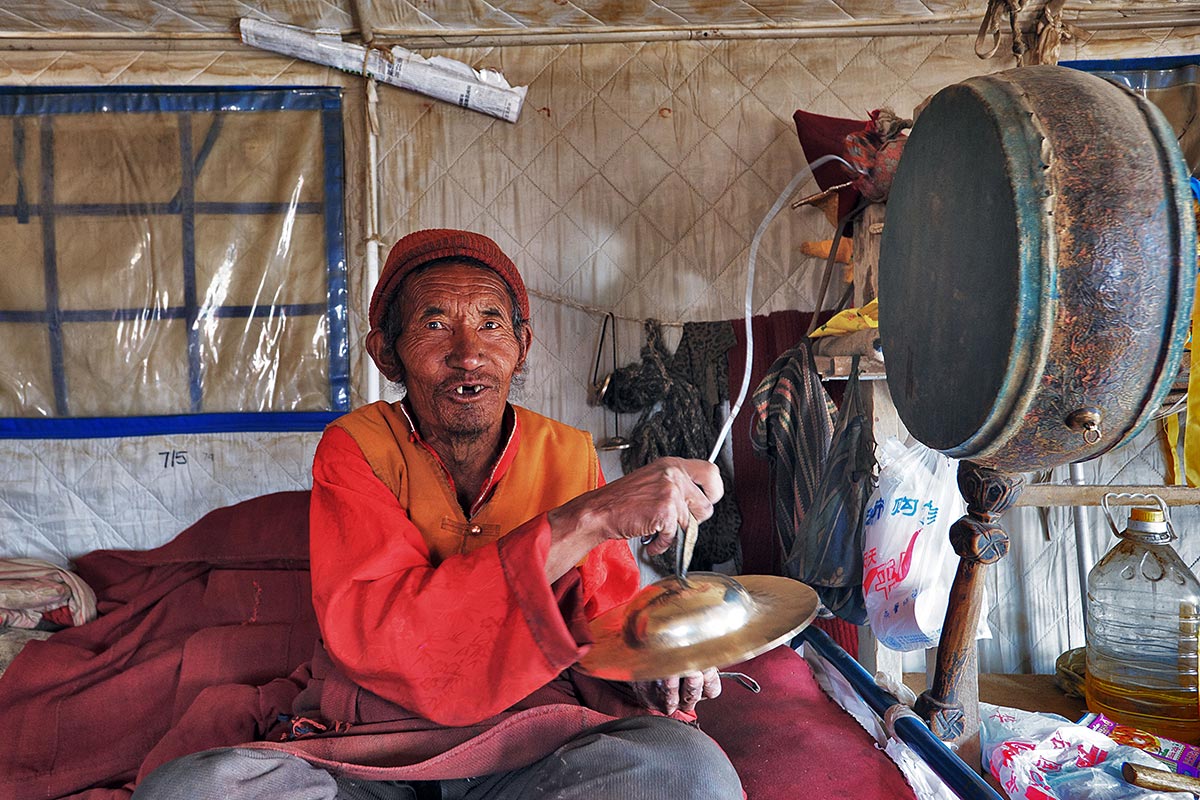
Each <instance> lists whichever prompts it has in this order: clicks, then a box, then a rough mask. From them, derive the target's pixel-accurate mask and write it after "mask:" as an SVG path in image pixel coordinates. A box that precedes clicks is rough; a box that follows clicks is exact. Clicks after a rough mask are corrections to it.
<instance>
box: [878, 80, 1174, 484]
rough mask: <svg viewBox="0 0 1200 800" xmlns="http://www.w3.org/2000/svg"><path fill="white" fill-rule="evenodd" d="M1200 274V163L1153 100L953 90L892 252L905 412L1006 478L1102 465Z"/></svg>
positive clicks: (903, 198) (1144, 411)
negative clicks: (1199, 192)
mask: <svg viewBox="0 0 1200 800" xmlns="http://www.w3.org/2000/svg"><path fill="white" fill-rule="evenodd" d="M1195 274H1196V231H1195V221H1194V218H1193V216H1192V208H1191V197H1190V189H1189V186H1188V174H1187V169H1186V166H1185V164H1184V161H1183V157H1182V155H1181V154H1180V152H1179V148H1178V145H1177V144H1176V141H1175V136H1174V133H1173V131H1172V130H1171V129H1170V127H1169V125H1168V124H1167V123H1166V121H1165V119H1164V118H1163V117H1162V115H1161V113H1159V111H1158V110H1157V109H1156V108H1154V107H1153V106H1152V105H1151V104H1150V103H1149V102H1147V101H1145V100H1144V99H1142V98H1140V97H1138V96H1137V95H1134V94H1132V93H1131V92H1128V91H1126V90H1125V89H1123V88H1120V87H1118V86H1116V85H1114V84H1111V83H1109V82H1108V81H1105V80H1103V79H1101V78H1098V77H1096V76H1094V75H1090V74H1087V73H1084V72H1079V71H1076V70H1071V69H1066V68H1062V67H1055V66H1038V67H1023V68H1019V69H1015V70H1010V71H1008V72H1001V73H997V74H994V75H988V76H981V77H976V78H971V79H969V80H967V81H964V82H963V83H960V84H956V85H954V86H950V87H948V88H946V89H944V90H942V91H941V92H939V93H938V94H936V95H935V96H934V97H933V99H932V100H931V101H930V103H929V105H928V106H927V107H926V109H925V110H924V111H923V112H922V113H921V115H920V117H919V118H918V120H917V122H916V124H915V126H914V127H913V130H912V132H911V135H910V136H909V139H908V142H907V143H906V145H905V149H904V154H903V157H902V158H901V160H900V165H899V168H898V170H897V172H896V177H895V181H894V182H893V185H892V190H891V194H890V196H889V198H888V207H887V221H886V224H885V225H884V231H883V237H882V241H881V251H880V265H879V329H880V338H881V340H882V345H883V353H884V358H885V361H886V364H887V379H888V387H889V389H890V390H891V394H892V399H893V401H894V402H895V405H896V409H897V411H898V412H899V414H900V418H901V419H902V420H903V421H904V424H905V425H906V426H907V427H908V429H909V431H910V433H912V435H913V436H914V437H915V438H916V439H918V440H919V441H921V442H923V443H924V444H926V445H928V446H929V447H932V448H934V449H936V450H940V451H942V452H944V453H946V454H947V455H950V456H952V457H955V458H961V459H969V460H971V461H974V462H976V463H979V464H982V465H984V466H988V467H992V468H994V469H999V470H1004V471H1010V472H1025V471H1031V470H1035V469H1046V468H1049V467H1052V466H1056V465H1059V464H1064V463H1068V462H1071V461H1080V460H1084V459H1088V458H1094V457H1095V456H1098V455H1100V454H1101V453H1104V452H1106V451H1107V450H1110V449H1112V448H1113V447H1116V446H1118V445H1120V444H1122V443H1124V442H1126V441H1128V440H1129V439H1130V438H1132V437H1133V436H1135V435H1136V434H1137V433H1138V432H1139V431H1140V430H1141V429H1142V428H1143V427H1144V426H1145V425H1146V423H1147V422H1148V421H1149V419H1150V417H1151V416H1152V415H1153V413H1154V412H1155V411H1156V410H1157V409H1158V408H1159V406H1160V405H1161V404H1162V402H1163V399H1164V398H1165V396H1166V393H1167V391H1168V390H1169V389H1170V387H1171V385H1172V383H1173V381H1174V379H1175V376H1176V373H1177V371H1178V369H1179V363H1180V360H1181V358H1182V355H1183V352H1184V345H1185V343H1186V339H1187V332H1188V327H1189V323H1190V319H1191V309H1192V299H1193V291H1194V281H1195Z"/></svg>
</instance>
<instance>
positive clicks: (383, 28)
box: [0, 0, 1200, 38]
mask: <svg viewBox="0 0 1200 800" xmlns="http://www.w3.org/2000/svg"><path fill="white" fill-rule="evenodd" d="M1045 4H1046V0H1027V2H1026V3H1025V6H1026V8H1025V10H1024V12H1023V14H1022V18H1023V19H1024V18H1030V19H1032V18H1033V17H1035V16H1036V15H1037V13H1038V12H1039V11H1040V9H1041V8H1042V6H1044V5H1045ZM356 7H361V8H362V9H363V13H364V14H365V15H366V16H367V17H368V18H369V20H368V21H369V23H370V24H371V25H372V26H373V28H374V30H375V32H376V33H377V34H385V35H386V34H390V35H395V36H402V35H405V34H409V35H413V34H417V35H419V34H430V33H436V32H450V31H453V32H466V31H471V32H477V31H491V32H521V31H526V32H537V31H548V30H560V31H561V30H563V29H574V30H584V31H590V30H598V29H608V30H611V29H614V28H615V29H626V28H692V27H695V28H705V27H712V28H730V27H747V26H749V27H762V28H778V27H785V28H805V27H828V26H840V25H849V26H854V25H867V26H870V25H879V24H889V23H890V24H899V25H929V24H937V23H959V24H962V23H970V22H972V21H974V22H975V23H976V24H978V21H979V19H980V18H981V17H982V15H983V13H984V9H985V8H986V2H985V1H984V0H899V1H898V2H893V3H878V2H876V1H875V0H800V2H794V1H788V0H657V2H656V1H655V0H632V2H630V1H629V0H574V2H572V0H554V2H534V0H491V2H487V1H486V0H407V1H401V2H378V3H372V2H370V0H358V1H357V2H356V0H262V1H261V2H253V3H252V2H239V0H169V1H168V0H101V2H81V0H74V2H70V1H69V0H8V1H7V2H5V3H4V4H3V6H2V7H0V35H2V36H4V37H7V38H21V37H29V38H37V37H61V36H107V37H114V38H126V37H146V38H154V37H176V36H182V37H187V36H198V37H204V38H224V37H228V38H233V37H234V36H235V35H236V34H235V31H236V28H237V20H238V19H239V18H241V17H255V18H259V19H270V20H274V21H277V22H283V23H288V24H292V25H297V26H300V27H303V28H309V29H327V30H336V31H340V32H342V33H350V32H354V31H357V30H358V28H359V24H358V9H357V8H356ZM1131 15H1132V16H1134V17H1143V18H1145V19H1146V21H1147V23H1148V24H1152V23H1153V17H1154V16H1156V15H1161V16H1171V17H1173V18H1175V20H1176V22H1175V24H1179V23H1178V21H1177V20H1178V18H1179V17H1180V16H1181V15H1184V16H1187V15H1191V18H1192V19H1197V18H1200V4H1198V3H1196V2H1189V1H1188V0H1176V1H1175V2H1116V1H1115V0H1093V1H1089V0H1069V2H1068V3H1067V5H1066V14H1065V16H1066V18H1067V19H1072V18H1076V19H1082V18H1085V17H1090V18H1093V19H1109V20H1113V19H1118V20H1119V19H1120V18H1127V17H1130V16H1131Z"/></svg>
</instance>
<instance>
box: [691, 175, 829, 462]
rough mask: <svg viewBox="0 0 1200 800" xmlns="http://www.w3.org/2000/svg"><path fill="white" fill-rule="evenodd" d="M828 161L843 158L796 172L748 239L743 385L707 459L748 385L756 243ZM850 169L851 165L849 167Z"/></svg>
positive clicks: (725, 431) (721, 440)
mask: <svg viewBox="0 0 1200 800" xmlns="http://www.w3.org/2000/svg"><path fill="white" fill-rule="evenodd" d="M830 161H840V162H842V163H843V164H846V166H848V167H850V166H851V165H850V164H847V163H846V161H845V159H842V158H840V157H838V156H835V155H827V156H821V157H820V158H818V159H817V160H816V161H814V162H812V163H811V164H809V165H808V166H806V167H804V168H803V169H801V170H800V171H799V172H797V173H796V175H795V177H793V178H792V180H791V181H790V182H789V183H788V185H787V186H785V187H784V189H783V192H781V193H780V195H779V199H778V200H776V201H775V205H773V206H771V210H770V211H768V212H767V215H766V216H765V217H763V221H762V222H760V223H759V224H758V230H756V231H755V232H754V238H753V239H752V240H751V241H750V258H749V259H748V263H747V267H746V302H745V305H744V306H743V312H744V317H745V321H746V368H745V370H744V371H743V372H742V388H741V389H740V390H739V391H738V397H737V401H736V402H735V403H734V404H733V406H732V407H731V408H730V409H729V416H728V417H726V418H725V424H724V425H723V426H721V432H720V433H719V434H718V435H717V443H716V444H715V445H713V449H712V453H710V454H709V456H708V460H709V461H710V462H712V463H716V461H717V456H718V455H719V454H720V452H721V448H722V447H724V445H725V439H726V438H727V437H728V436H729V431H730V430H731V429H732V428H733V421H734V419H735V418H736V417H737V415H738V412H739V411H741V410H742V403H744V402H745V400H746V393H747V392H748V391H749V389H750V369H751V367H752V366H753V364H752V361H753V360H754V332H753V330H751V324H750V319H751V317H752V316H753V314H754V308H753V304H754V264H755V262H756V261H757V260H758V245H759V243H760V242H761V241H762V237H763V234H764V233H765V232H766V230H767V226H768V225H770V224H771V220H773V219H775V215H776V214H778V213H779V211H780V209H782V208H783V204H784V203H786V202H787V199H788V198H789V197H791V196H792V194H793V193H794V192H795V191H796V187H797V186H799V185H800V182H801V181H802V180H804V179H805V178H807V177H809V176H810V175H811V174H812V172H813V170H815V169H817V168H819V167H821V166H823V165H825V164H826V163H828V162H830ZM851 168H852V169H853V167H851Z"/></svg>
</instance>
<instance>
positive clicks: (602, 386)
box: [588, 311, 630, 450]
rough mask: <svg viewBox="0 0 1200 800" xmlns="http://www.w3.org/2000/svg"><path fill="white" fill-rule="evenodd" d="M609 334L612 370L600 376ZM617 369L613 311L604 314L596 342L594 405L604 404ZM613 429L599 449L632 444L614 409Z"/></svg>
mask: <svg viewBox="0 0 1200 800" xmlns="http://www.w3.org/2000/svg"><path fill="white" fill-rule="evenodd" d="M606 333H607V334H609V337H608V338H609V341H610V343H611V347H610V348H609V349H610V350H611V352H612V372H609V373H608V374H607V375H605V376H604V378H603V379H601V378H600V360H601V359H602V358H603V355H604V335H605V334H606ZM616 371H617V319H616V315H615V314H613V312H611V311H609V312H607V313H606V314H605V315H604V321H603V322H601V323H600V340H599V341H598V342H597V344H596V360H595V361H594V362H592V382H591V385H590V386H589V388H588V402H589V403H591V404H592V405H604V394H605V392H607V391H608V388H609V386H610V385H611V384H612V377H613V375H614V374H615V373H616ZM612 414H613V430H614V431H615V434H614V435H613V436H609V437H607V438H605V439H603V440H601V441H599V442H597V443H596V449H597V450H625V449H626V448H628V447H629V446H630V443H629V440H628V439H626V438H625V437H624V436H622V435H621V417H620V415H619V414H618V413H617V411H616V409H613V412H612Z"/></svg>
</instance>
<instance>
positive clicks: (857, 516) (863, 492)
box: [784, 356, 875, 625]
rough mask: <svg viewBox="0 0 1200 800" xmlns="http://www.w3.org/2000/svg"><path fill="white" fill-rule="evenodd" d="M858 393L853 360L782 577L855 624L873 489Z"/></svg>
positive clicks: (860, 609)
mask: <svg viewBox="0 0 1200 800" xmlns="http://www.w3.org/2000/svg"><path fill="white" fill-rule="evenodd" d="M861 392H862V389H861V387H860V385H859V367H858V356H855V357H854V361H853V364H852V367H851V370H850V379H849V381H847V383H846V391H845V394H844V396H843V398H842V405H841V408H839V409H838V414H837V419H836V420H835V421H834V426H833V438H832V440H831V441H830V445H829V455H828V457H827V458H826V460H825V468H824V470H823V471H822V473H821V481H820V483H819V484H818V487H817V491H816V494H815V495H814V500H813V504H812V507H811V508H810V509H809V512H808V513H807V514H806V515H805V517H804V520H803V521H802V522H801V524H800V527H799V528H798V529H797V531H796V536H795V539H794V541H793V542H792V546H791V549H790V551H789V552H787V553H785V554H784V555H785V560H784V570H785V572H786V573H787V574H788V575H790V576H791V577H793V578H796V579H797V580H800V581H803V582H804V583H807V584H808V585H809V586H811V587H812V588H813V589H815V590H816V591H817V594H818V595H819V596H820V598H821V602H822V603H823V604H824V605H825V607H826V608H828V609H829V610H830V611H832V612H833V613H834V614H836V615H837V616H839V617H841V618H842V619H844V620H846V621H847V622H851V623H853V624H855V625H862V624H863V623H864V622H866V620H867V610H866V605H865V603H864V600H863V593H862V546H863V517H864V514H865V513H866V507H867V500H868V499H869V498H870V496H871V492H872V491H873V490H874V488H875V440H874V437H873V435H872V431H871V418H870V416H869V415H868V414H867V413H866V409H865V408H864V405H863V400H862V394H861Z"/></svg>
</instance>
